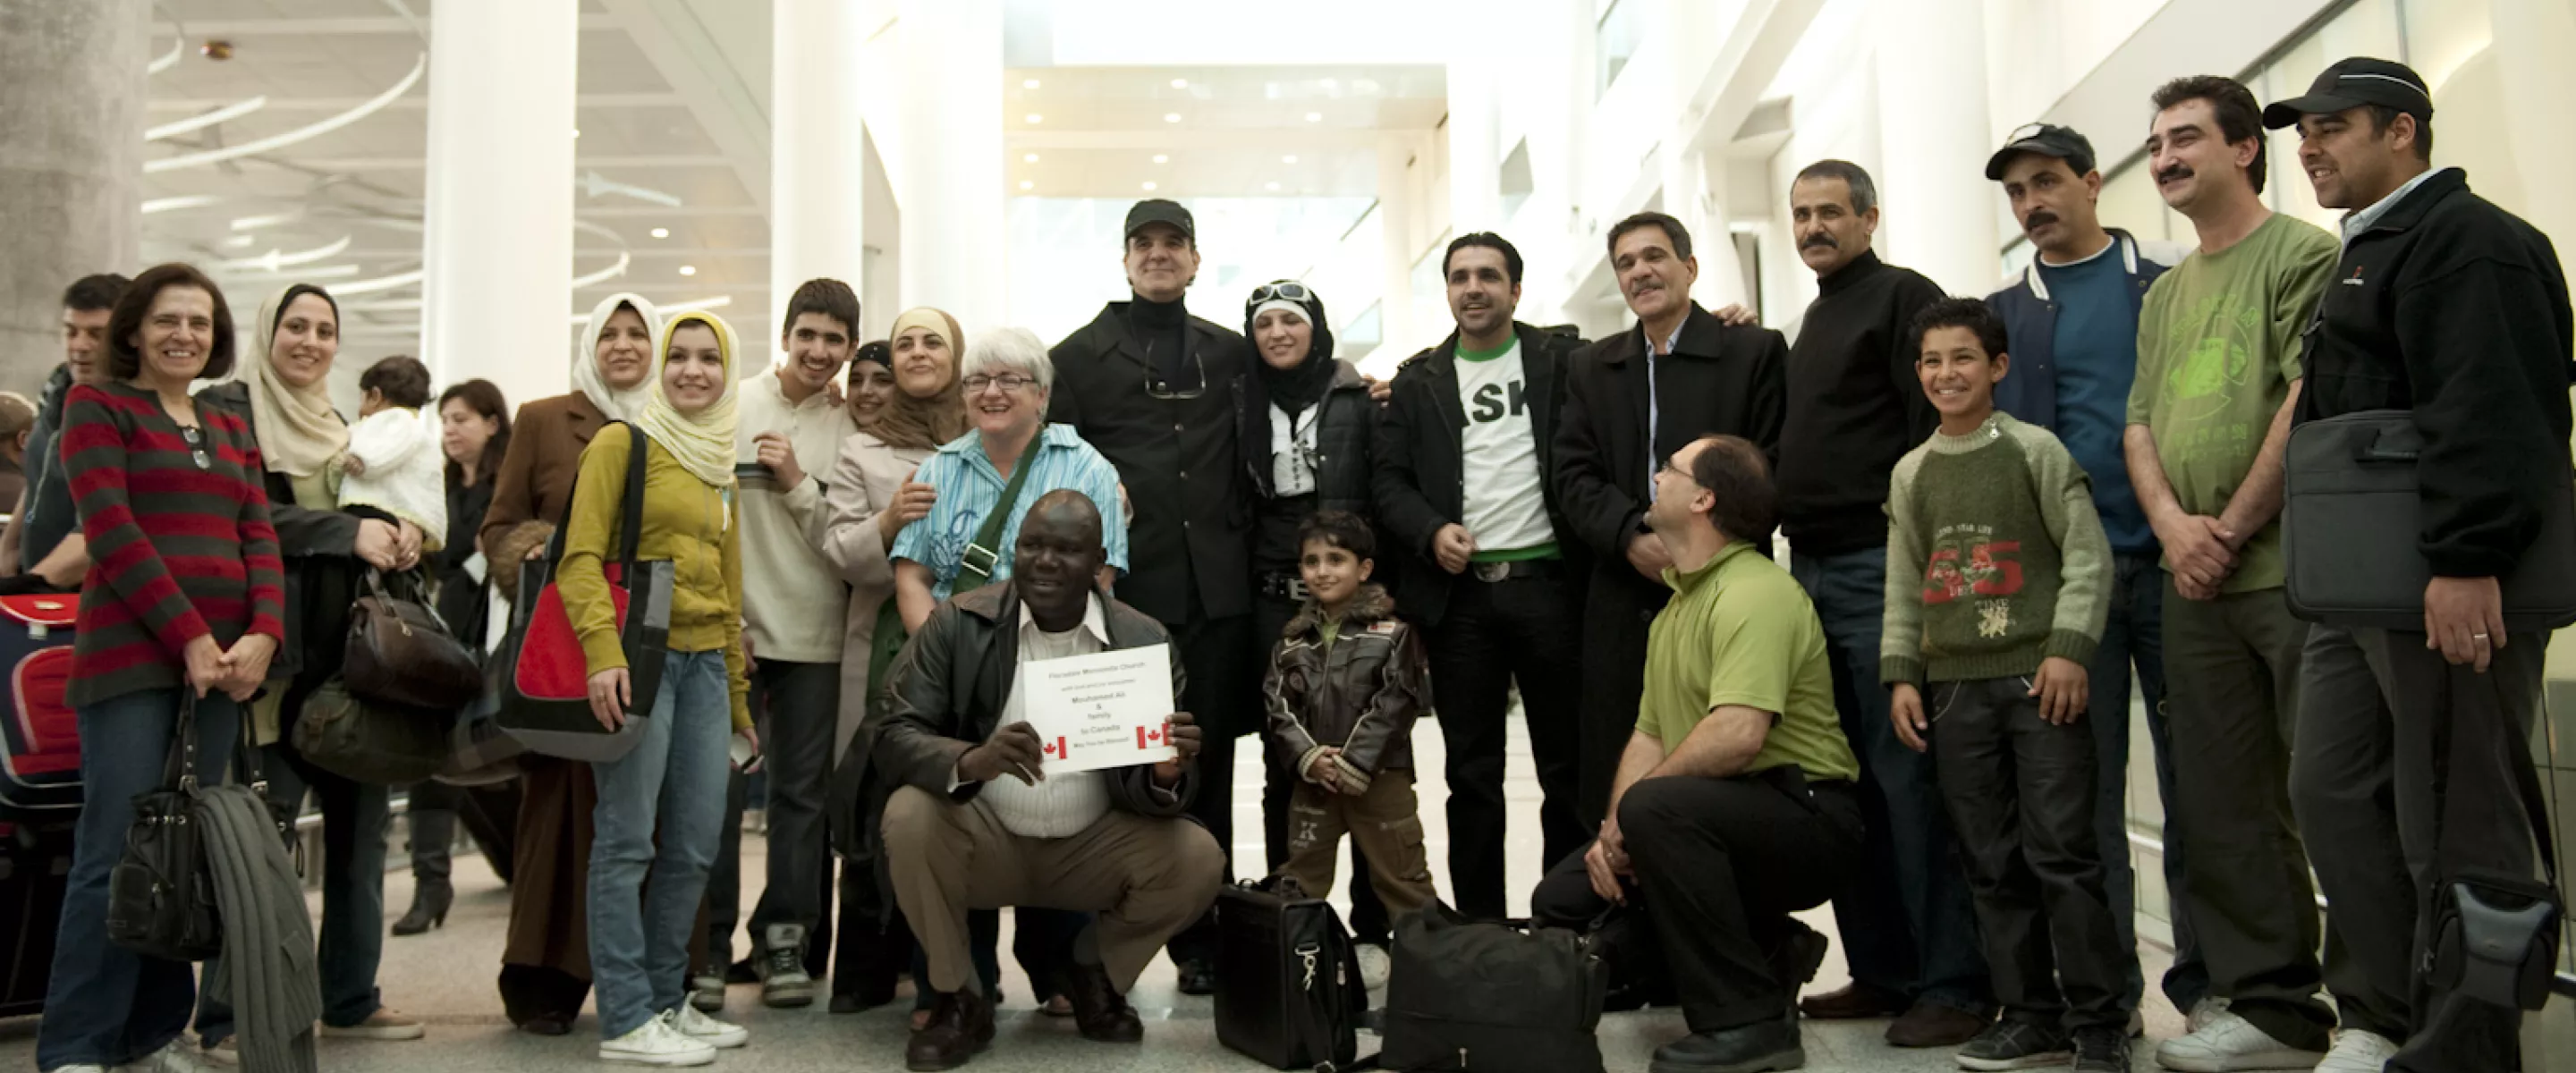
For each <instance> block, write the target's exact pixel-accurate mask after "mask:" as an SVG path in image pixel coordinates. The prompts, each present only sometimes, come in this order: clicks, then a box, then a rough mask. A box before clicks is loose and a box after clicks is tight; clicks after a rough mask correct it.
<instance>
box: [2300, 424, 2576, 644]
mask: <svg viewBox="0 0 2576 1073" xmlns="http://www.w3.org/2000/svg"><path fill="white" fill-rule="evenodd" d="M2423 450H2424V434H2423V432H2422V431H2420V430H2418V429H2417V428H2416V427H2415V415H2414V414H2413V413H2411V412H2409V411H2405V410H2363V411H2360V412H2358V413H2349V414H2343V415H2340V416H2337V417H2328V418H2322V419H2319V420H2315V421H2308V422H2304V423H2302V424H2300V425H2299V426H2298V427H2297V428H2294V429H2292V430H2290V440H2289V445H2288V447H2287V449H2286V450H2285V451H2284V453H2283V459H2282V467H2283V496H2282V507H2281V537H2282V546H2283V550H2284V552H2285V558H2287V559H2288V562H2289V570H2288V579H2287V586H2286V589H2285V595H2286V596H2287V597H2288V599H2289V603H2290V612H2291V613H2292V614H2295V615H2297V616H2299V617H2300V618H2303V619H2306V620H2308V621H2310V622H2323V623H2326V624H2328V625H2332V626H2342V627H2346V628H2367V629H2384V630H2404V631H2407V632H2415V633H2420V632H2422V631H2423V629H2424V587H2425V586H2426V585H2428V584H2430V583H2431V582H2432V580H2433V569H2432V566H2431V565H2430V564H2428V563H2426V562H2425V561H2424V553H2423V552H2422V551H2421V550H2419V549H2418V547H2417V545H2416V541H2417V539H2418V537H2419V535H2420V534H2421V533H2422V531H2423V521H2422V519H2423V513H2424V510H2423V497H2422V491H2421V489H2420V488H2419V486H2418V482H2417V477H2416V471H2415V465H2416V461H2417V460H2418V458H2419V457H2420V456H2421V455H2422V453H2423ZM2530 464H2531V465H2533V466H2546V467H2549V468H2550V470H2551V472H2552V473H2554V474H2555V475H2556V477H2555V479H2553V480H2552V481H2551V482H2550V486H2549V492H2548V494H2547V495H2546V496H2544V497H2543V498H2542V499H2541V501H2540V503H2538V504H2537V505H2538V506H2539V508H2540V533H2539V535H2538V537H2537V538H2535V539H2534V540H2533V541H2532V542H2531V546H2530V548H2528V549H2526V550H2525V551H2524V552H2523V554H2522V561H2521V562H2520V563H2519V564H2517V565H2516V566H2515V568H2514V571H2513V573H2512V574H2510V575H2508V576H2506V577H2503V578H2501V579H2499V581H2500V582H2501V587H2502V589H2503V592H2504V623H2505V629H2506V630H2508V631H2510V632H2513V633H2523V632H2528V631H2540V630H2554V629H2557V628H2559V627H2561V626H2567V625H2570V624H2576V471H2571V470H2570V469H2569V466H2568V460H2567V457H2566V455H2564V454H2557V455H2555V457H2546V458H2535V459H2532V460H2530Z"/></svg>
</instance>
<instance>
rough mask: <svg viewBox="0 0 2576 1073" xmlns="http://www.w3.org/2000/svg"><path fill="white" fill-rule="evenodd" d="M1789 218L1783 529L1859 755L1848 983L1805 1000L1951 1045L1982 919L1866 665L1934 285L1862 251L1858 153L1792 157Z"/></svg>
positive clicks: (1924, 1043) (1909, 443) (1982, 991)
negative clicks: (1800, 312) (1922, 327)
mask: <svg viewBox="0 0 2576 1073" xmlns="http://www.w3.org/2000/svg"><path fill="white" fill-rule="evenodd" d="M1789 214H1790V219H1791V226H1792V228H1793V231H1792V234H1793V235H1794V237H1795V238H1796V239H1797V243H1798V257H1799V259H1800V260H1802V261H1805V262H1806V265H1807V268H1808V269H1809V270H1811V271H1813V272H1814V273H1815V274H1816V281H1817V288H1816V290H1817V294H1816V300H1815V301H1814V302H1813V303H1811V304H1810V305H1808V307H1807V312H1806V316H1805V318H1804V319H1803V320H1802V321H1801V322H1800V323H1801V327H1800V328H1799V330H1798V342H1797V344H1796V345H1795V346H1792V347H1791V348H1790V349H1789V363H1788V376H1787V400H1788V411H1787V416H1786V418H1785V420H1784V421H1783V423H1782V425H1781V430H1780V475H1779V484H1780V532H1781V534H1782V535H1783V536H1786V537H1788V539H1789V570H1790V573H1791V574H1793V575H1795V576H1796V577H1797V579H1798V584H1799V586H1800V587H1802V588H1804V589H1806V590H1807V596H1808V598H1809V599H1811V600H1813V601H1815V605H1816V616H1817V617H1818V618H1819V619H1821V620H1822V621H1823V623H1824V627H1825V638H1826V641H1827V642H1828V644H1829V645H1830V647H1831V649H1832V658H1831V659H1830V661H1829V662H1830V663H1831V664H1832V666H1833V675H1834V705H1835V708H1836V710H1837V711H1838V712H1839V713H1840V715H1841V717H1842V722H1843V735H1844V736H1845V737H1847V738H1849V739H1851V746H1852V752H1853V753H1855V754H1856V755H1858V756H1859V758H1860V767H1861V774H1862V778H1861V780H1860V782H1861V793H1860V798H1861V808H1862V815H1863V817H1864V818H1865V819H1866V820H1867V821H1868V824H1869V829H1870V841H1869V849H1868V853H1867V857H1866V860H1865V861H1864V863H1863V864H1862V871H1861V875H1860V877H1859V878H1858V879H1857V880H1856V881H1854V882H1853V883H1852V884H1850V886H1849V887H1847V888H1846V890H1845V891H1844V893H1843V895H1842V896H1841V897H1840V898H1837V899H1836V900H1835V903H1834V919H1835V922H1836V924H1837V925H1838V926H1839V927H1840V928H1841V929H1842V937H1843V956H1844V959H1845V960H1846V961H1847V962H1848V963H1849V965H1850V967H1851V974H1852V983H1851V986H1849V987H1846V988H1844V989H1842V990H1840V991H1835V992H1833V993H1831V994H1825V995H1818V996H1816V997H1814V998H1811V999H1808V1000H1806V1001H1804V1002H1801V1003H1800V1004H1799V1009H1800V1010H1801V1011H1803V1012H1804V1013H1805V1014H1806V1015H1807V1016H1809V1017H1814V1018H1819V1019H1826V1018H1863V1017H1889V1016H1894V1017H1896V1022H1895V1023H1894V1024H1892V1025H1890V1026H1888V1029H1887V1041H1888V1042H1889V1043H1891V1044H1894V1045H1896V1046H1899V1047H1949V1046H1956V1045H1958V1044H1961V1043H1965V1042H1967V1041H1968V1040H1970V1039H1972V1038H1975V1036H1976V1035H1977V1033H1978V1032H1980V1031H1982V1030H1983V1029H1984V1028H1985V1026H1986V1022H1987V1021H1988V1020H1990V1019H1991V1018H1992V1015H1993V996H1992V994H1991V991H1990V989H1989V987H1988V986H1987V981H1986V962H1985V957H1984V955H1983V954H1982V953H1981V952H1980V951H1979V949H1978V946H1977V924H1976V914H1975V910H1974V908H1973V906H1972V905H1971V904H1970V902H1969V898H1968V882H1967V877H1966V876H1964V875H1962V874H1961V873H1960V871H1959V865H1958V862H1957V860H1956V859H1955V857H1956V855H1955V854H1954V853H1953V852H1952V850H1951V845H1952V843H1953V842H1954V841H1955V839H1954V838H1953V836H1952V835H1951V833H1950V824H1949V821H1948V818H1947V814H1946V813H1945V812H1944V811H1943V809H1942V805H1941V795H1940V792H1939V790H1938V788H1937V787H1936V785H1935V783H1934V781H1933V777H1932V762H1931V759H1930V758H1929V757H1927V756H1925V755H1924V754H1922V753H1918V752H1915V751H1914V750H1912V749H1909V748H1906V747H1905V744H1904V743H1903V742H1900V741H1898V740H1896V731H1895V729H1894V728H1893V726H1891V725H1890V724H1889V723H1888V721H1887V703H1888V698H1887V690H1886V689H1885V688H1884V687H1882V686H1881V685H1879V675H1878V670H1879V627H1880V621H1881V618H1882V615H1883V612H1884V611H1885V610H1886V606H1887V605H1886V595H1887V515H1886V513H1885V511H1884V510H1883V509H1882V505H1883V504H1885V503H1886V502H1887V480H1888V474H1889V473H1891V472H1893V471H1894V470H1895V468H1896V462H1897V460H1898V459H1900V458H1903V457H1904V456H1905V452H1907V451H1910V450H1912V449H1914V446H1915V445H1916V444H1919V443H1922V442H1923V441H1924V440H1925V439H1928V438H1929V437H1930V436H1931V435H1932V430H1933V429H1934V428H1935V427H1937V426H1938V425H1939V424H1940V420H1941V418H1940V415H1939V414H1938V413H1935V412H1934V411H1933V409H1932V404H1931V403H1930V402H1929V401H1927V400H1926V399H1925V398H1924V397H1923V388H1922V385H1921V383H1920V382H1919V381H1918V380H1917V378H1916V376H1915V372H1914V365H1915V349H1914V339H1913V337H1912V335H1911V334H1910V333H1909V332H1908V330H1907V329H1908V327H1909V326H1910V325H1911V324H1912V323H1913V321H1914V315H1915V314H1916V313H1917V312H1920V311H1921V310H1922V309H1923V307H1924V306H1927V305H1930V304H1932V303H1933V302H1936V301H1939V300H1940V299H1941V297H1942V293H1941V287H1940V285H1939V284H1936V283H1934V282H1932V281H1931V280H1929V279H1925V278H1924V277H1923V276H1922V275H1921V274H1920V273H1917V272H1915V271H1913V270H1911V269H1905V268H1898V267H1896V266H1894V265H1890V264H1888V263H1886V262H1884V261H1881V260H1879V258H1878V253H1877V251H1875V250H1873V249H1871V248H1870V240H1871V236H1872V235H1873V234H1874V233H1875V232H1877V230H1878V188H1877V184H1876V183H1873V182H1872V181H1871V180H1870V177H1869V172H1867V171H1865V170H1862V168H1861V167H1860V166H1859V165H1857V164H1853V163H1851V162H1849V161H1843V160H1820V161H1817V162H1815V163H1813V164H1809V165H1807V166H1806V168H1804V169H1802V170H1800V171H1799V172H1798V177H1797V179H1796V181H1794V182H1793V183H1791V184H1790V187H1789Z"/></svg>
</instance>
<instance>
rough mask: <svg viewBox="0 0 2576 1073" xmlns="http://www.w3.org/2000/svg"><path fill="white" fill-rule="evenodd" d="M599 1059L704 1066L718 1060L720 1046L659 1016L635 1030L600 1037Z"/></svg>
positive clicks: (655, 1064)
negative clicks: (618, 1034) (681, 1031)
mask: <svg viewBox="0 0 2576 1073" xmlns="http://www.w3.org/2000/svg"><path fill="white" fill-rule="evenodd" d="M599 1060H600V1061H603V1062H630V1063H633V1064H635V1065H639V1066H703V1065H709V1064H712V1063H714V1062H715V1060H716V1049H715V1048H713V1047H710V1046H708V1045H707V1043H706V1041H704V1040H697V1039H691V1038H689V1037H687V1036H684V1035H681V1034H680V1032H679V1030H677V1029H674V1028H672V1027H671V1023H670V1022H669V1021H667V1020H665V1019H663V1018H660V1017H656V1018H653V1019H652V1020H649V1021H646V1022H644V1023H643V1024H641V1025H638V1026H636V1029H635V1031H633V1032H629V1033H627V1034H625V1035H623V1036H619V1037H617V1038H616V1039H609V1040H601V1041H599Z"/></svg>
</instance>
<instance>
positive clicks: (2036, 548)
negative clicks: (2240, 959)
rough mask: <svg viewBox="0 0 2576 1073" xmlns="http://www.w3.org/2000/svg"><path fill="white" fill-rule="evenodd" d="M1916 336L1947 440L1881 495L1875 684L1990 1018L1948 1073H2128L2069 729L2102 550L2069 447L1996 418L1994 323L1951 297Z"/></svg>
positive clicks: (2080, 750) (2083, 758)
mask: <svg viewBox="0 0 2576 1073" xmlns="http://www.w3.org/2000/svg"><path fill="white" fill-rule="evenodd" d="M1913 334H1914V336H1915V338H1916V339H1917V345H1916V351H1917V353H1918V354H1919V357H1918V359H1917V361H1916V363H1915V372H1916V375H1917V376H1918V377H1919V378H1920V379H1921V381H1922V384H1923V394H1924V395H1925V396H1926V397H1928V398H1929V399H1931V401H1932V406H1933V408H1934V409H1936V410H1938V411H1940V414H1941V428H1940V431H1938V432H1936V433H1934V434H1933V436H1932V438H1931V439H1930V440H1928V441H1926V442H1925V443H1924V444H1923V445H1922V446H1920V447H1917V448H1915V449H1914V450H1913V451H1912V452H1911V453H1908V454H1907V455H1906V456H1905V458H1904V460H1903V461H1901V462H1898V463H1897V465H1896V472H1895V475H1894V478H1893V480H1892V482H1891V483H1890V486H1889V488H1888V493H1887V516H1888V526H1887V610H1886V620H1885V623H1884V632H1883V633H1882V634H1881V637H1882V641H1881V643H1880V649H1879V676H1880V678H1881V679H1882V680H1883V681H1885V682H1886V683H1887V685H1888V688H1889V690H1890V691H1891V694H1892V696H1891V698H1890V703H1889V710H1888V715H1889V718H1890V719H1891V720H1893V721H1894V723H1895V728H1896V735H1897V737H1898V738H1899V739H1901V740H1903V741H1904V742H1905V744H1906V745H1907V746H1909V747H1911V748H1913V749H1914V750H1915V751H1917V752H1921V751H1925V750H1926V749H1928V750H1929V751H1930V752H1931V753H1932V759H1933V766H1934V770H1935V771H1936V772H1937V773H1938V775H1939V778H1940V782H1941V796H1942V800H1943V803H1944V804H1945V805H1946V806H1947V807H1948V809H1949V812H1950V822H1951V824H1952V825H1953V826H1954V827H1955V828H1956V829H1957V830H1958V832H1959V841H1960V844H1961V846H1962V847H1963V849H1964V850H1965V859H1966V864H1967V873H1968V885H1969V889H1970V891H1971V893H1972V894H1973V895H1974V897H1975V899H1976V907H1977V918H1978V923H1979V924H1980V925H1981V926H1982V930H1983V932H1984V941H1985V946H1986V960H1987V963H1988V967H1989V969H1990V970H1991V971H1992V973H1993V977H1994V987H1995V997H1996V999H1997V1000H1998V1001H2000V1002H2001V1003H2002V1005H2003V1007H2004V1015H2003V1018H2002V1020H2000V1021H1998V1022H1997V1023H1996V1024H1995V1025H1993V1026H1992V1027H1990V1028H1988V1029H1987V1030H1986V1031H1985V1032H1984V1033H1983V1034H1981V1035H1979V1036H1978V1037H1977V1038H1976V1039H1974V1040H1971V1041H1969V1042H1968V1044H1967V1045H1966V1046H1964V1047H1961V1048H1960V1049H1959V1052H1958V1055H1957V1061H1958V1063H1959V1065H1960V1066H1961V1067H1963V1068H1966V1069H1978V1070H1989V1069H2028V1068H2035V1067H2038V1066H2043V1065H2049V1066H2058V1067H2061V1068H2062V1067H2063V1066H2064V1065H2065V1064H2066V1063H2067V1062H2068V1061H2069V1059H2070V1058H2071V1059H2072V1060H2073V1061H2074V1068H2076V1069H2078V1070H2083V1071H2088V1073H2090V1071H2097V1070H2098V1071H2102V1073H2110V1071H2114V1070H2127V1069H2128V1068H2129V1059H2128V1031H2127V1029H2128V1021H2129V1011H2128V1010H2127V1009H2125V1008H2123V1005H2124V1002H2123V999H2122V997H2121V995H2122V992H2123V990H2124V983H2125V980H2124V972H2125V970H2124V969H2123V968H2122V966H2123V964H2124V963H2123V962H2122V961H2121V960H2120V958H2119V954H2120V950H2119V939H2118V938H2117V933H2116V932H2115V931H2114V930H2113V928H2112V919H2111V908H2110V902H2109V899H2107V898H2106V897H2105V896H2104V894H2103V889H2102V859H2101V854H2102V853H2105V852H2116V851H2118V850H2120V849H2121V847H2116V846H2101V845H2098V844H2097V843H2098V839H2096V838H2095V836H2094V834H2093V793H2094V778H2095V772H2094V755H2093V732H2092V730H2091V729H2090V728H2087V727H2083V726H2079V725H2077V721H2078V720H2080V719H2082V718H2083V717H2084V707H2085V689H2086V685H2087V683H2086V677H2085V667H2086V666H2087V665H2089V664H2090V663H2091V661H2092V658H2093V649H2094V646H2095V645H2096V644H2098V643H2099V642H2100V640H2101V637H2102V623H2103V619H2104V618H2105V616H2106V613H2107V604H2106V600H2107V598H2108V593H2109V591H2110V580H2111V554H2110V543H2109V541H2108V539H2107V538H2105V537H2104V536H2103V534H2102V523H2101V519H2100V518H2099V516H2097V515H2096V514H2095V513H2094V507H2093V497H2092V492H2091V490H2090V487H2089V484H2088V482H2087V481H2086V480H2085V477H2084V470H2083V469H2082V468H2081V467H2078V466H2077V465H2076V464H2075V459H2074V457H2073V456H2072V455H2070V454H2068V453H2067V451H2066V446H2065V445H2064V444H2062V443H2059V442H2058V440H2057V437H2055V436H2053V435H2050V434H2049V433H2048V432H2047V430H2045V429H2040V428H2037V427H2034V426H2031V425H2025V424H2022V423H2021V422H2019V421H2016V420H2014V419H2013V418H2012V417H2011V416H2009V415H2006V414H2003V413H1999V412H1997V411H1996V410H1995V407H1994V387H1995V382H1996V381H1998V380H2001V379H2003V377H2004V373H2005V371H2006V370H2007V369H2009V368H2010V367H2011V358H2010V357H2009V356H2008V355H2006V354H2005V353H2004V326H2003V322H2002V321H2001V320H1999V319H1997V318H1996V316H1995V314H1994V313H1993V312H1992V311H1991V310H1989V309H1987V308H1986V305H1985V303H1984V302H1981V301H1978V300H1976V299H1973V298H1946V299H1943V300H1941V301H1939V302H1935V303H1933V304H1931V305H1929V306H1926V307H1924V309H1923V311H1922V312H1921V313H1919V314H1917V315H1916V317H1915V319H1914V328H1913ZM1927 690H1928V692H1929V696H1928V697H1927V696H1926V692H1927ZM2126 714H2127V713H2125V712H2112V713H2104V715H2103V716H2102V717H2104V718H2121V717H2123V716H2125V715H2126Z"/></svg>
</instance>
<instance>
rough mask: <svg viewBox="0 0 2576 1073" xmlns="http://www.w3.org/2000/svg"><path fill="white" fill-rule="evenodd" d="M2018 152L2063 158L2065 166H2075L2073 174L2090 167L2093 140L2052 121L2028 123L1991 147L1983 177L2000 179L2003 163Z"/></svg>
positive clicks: (2006, 163) (2073, 129)
mask: <svg viewBox="0 0 2576 1073" xmlns="http://www.w3.org/2000/svg"><path fill="white" fill-rule="evenodd" d="M2022 153H2037V154H2039V155H2041V156H2053V157H2056V158H2057V159H2059V160H2063V161H2065V162H2066V166H2067V167H2069V168H2073V169H2075V174H2077V175H2082V174H2084V173H2085V172H2088V171H2092V170H2093V143H2092V142H2090V141H2088V140H2086V139H2085V137H2084V136H2083V135H2081V134H2077V133H2075V128H2073V127H2061V126H2058V125H2057V124H2054V123H2032V124H2029V125H2027V126H2024V127H2022V128H2021V129H2020V130H2016V131H2014V132H2012V139H2011V140H2010V141H2007V142H2005V143H2004V147H2003V148H2001V149H1997V150H1995V155H1993V156H1990V157H1987V158H1986V178H1987V179H1989V180H2001V179H2002V178H2003V177H2004V167H2005V166H2006V165H2008V164H2011V163H2012V158H2013V157H2015V156H2017V155H2019V154H2022Z"/></svg>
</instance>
